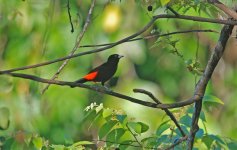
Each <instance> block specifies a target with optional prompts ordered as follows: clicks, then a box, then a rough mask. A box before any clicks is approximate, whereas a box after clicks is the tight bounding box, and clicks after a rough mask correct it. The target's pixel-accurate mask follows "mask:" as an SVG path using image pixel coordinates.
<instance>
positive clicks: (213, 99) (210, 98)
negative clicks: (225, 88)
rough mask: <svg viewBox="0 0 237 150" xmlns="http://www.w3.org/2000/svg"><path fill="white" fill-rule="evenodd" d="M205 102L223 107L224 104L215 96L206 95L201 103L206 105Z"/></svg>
mask: <svg viewBox="0 0 237 150" xmlns="http://www.w3.org/2000/svg"><path fill="white" fill-rule="evenodd" d="M206 102H209V103H217V104H221V105H224V103H223V101H222V100H221V99H219V98H218V97H216V96H213V95H208V94H207V95H205V96H204V97H203V103H206Z"/></svg>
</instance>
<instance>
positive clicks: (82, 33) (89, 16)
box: [42, 0, 96, 94]
mask: <svg viewBox="0 0 237 150" xmlns="http://www.w3.org/2000/svg"><path fill="white" fill-rule="evenodd" d="M95 1H96V0H93V1H92V3H91V7H90V9H89V12H88V15H87V18H86V22H85V24H84V27H83V29H82V31H81V32H80V34H79V36H77V40H76V44H75V46H74V48H73V49H72V51H71V52H70V54H69V55H68V56H72V55H73V54H74V53H75V52H76V50H77V49H78V48H79V47H80V43H81V40H82V38H83V36H84V34H85V32H86V30H87V28H88V26H89V23H90V20H91V16H92V11H93V9H94V7H95ZM69 9H70V6H69V0H68V13H69V18H70V22H71V15H70V11H69ZM71 24H72V23H71ZM72 30H73V26H72ZM69 60H70V58H69V59H66V60H65V61H64V62H63V64H62V65H61V66H60V67H59V69H58V71H57V72H56V73H55V74H54V76H53V77H52V78H51V80H54V79H56V78H58V75H59V74H60V72H61V71H62V70H63V68H64V67H65V66H66V65H67V63H68V62H69ZM49 86H50V84H48V85H47V86H46V87H45V88H44V89H43V91H42V94H43V93H44V92H45V91H46V90H47V89H48V88H49Z"/></svg>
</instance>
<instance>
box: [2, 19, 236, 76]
mask: <svg viewBox="0 0 237 150" xmlns="http://www.w3.org/2000/svg"><path fill="white" fill-rule="evenodd" d="M162 18H173V19H183V20H192V21H199V22H209V23H217V24H227V25H237V21H234V20H219V19H209V18H202V17H196V16H185V15H179V16H175V15H168V14H161V15H157V16H154V17H153V18H152V20H151V21H150V22H149V23H148V24H147V25H146V26H145V27H143V28H142V29H141V30H140V31H138V32H136V33H134V34H132V35H130V36H128V37H126V38H124V39H122V40H119V41H117V42H116V43H114V44H112V45H108V46H105V47H102V48H98V49H94V50H90V51H86V52H80V53H77V54H73V55H71V56H66V57H62V58H57V59H54V60H51V61H47V62H43V63H38V64H35V65H29V66H24V67H19V68H14V69H9V70H3V71H0V74H4V73H7V72H14V71H19V70H26V69H31V68H37V67H41V66H45V65H49V64H52V63H56V62H59V61H64V60H66V59H71V58H75V57H79V56H83V55H88V54H92V53H97V52H101V51H104V50H107V49H110V48H112V47H114V46H117V45H119V44H122V43H124V42H126V41H128V40H130V39H133V38H135V37H137V36H138V35H140V34H142V33H143V32H145V31H146V30H147V29H149V28H150V27H151V26H152V25H153V24H154V22H155V21H156V20H157V19H162Z"/></svg>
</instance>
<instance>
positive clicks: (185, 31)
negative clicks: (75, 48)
mask: <svg viewBox="0 0 237 150" xmlns="http://www.w3.org/2000/svg"><path fill="white" fill-rule="evenodd" d="M193 32H214V33H219V32H217V31H215V30H211V29H206V30H183V31H175V32H170V33H164V34H160V33H158V34H152V35H147V36H144V37H140V38H133V39H130V40H128V41H126V42H133V41H138V40H147V39H152V38H155V37H157V38H159V37H163V36H169V35H174V34H185V33H193ZM114 43H115V42H114ZM114 43H105V44H96V45H82V46H80V48H84V47H100V46H108V45H112V44H114ZM124 43H125V42H124Z"/></svg>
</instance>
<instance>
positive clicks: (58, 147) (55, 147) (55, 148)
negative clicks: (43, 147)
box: [50, 145, 66, 150]
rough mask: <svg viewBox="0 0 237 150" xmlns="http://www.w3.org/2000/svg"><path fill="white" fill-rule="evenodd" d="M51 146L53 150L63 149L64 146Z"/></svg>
mask: <svg viewBox="0 0 237 150" xmlns="http://www.w3.org/2000/svg"><path fill="white" fill-rule="evenodd" d="M50 147H51V148H53V149H54V150H65V149H66V147H65V146H64V145H51V146H50Z"/></svg>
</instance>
